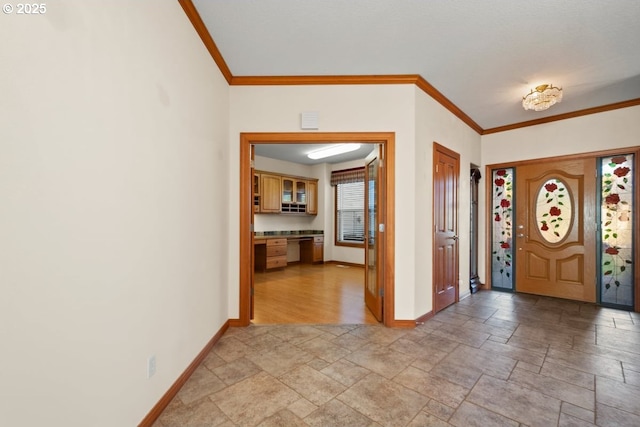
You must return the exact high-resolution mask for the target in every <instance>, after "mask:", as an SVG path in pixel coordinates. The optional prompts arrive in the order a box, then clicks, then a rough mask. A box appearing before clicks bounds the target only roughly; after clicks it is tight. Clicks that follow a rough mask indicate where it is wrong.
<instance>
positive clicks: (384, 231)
mask: <svg viewBox="0 0 640 427" xmlns="http://www.w3.org/2000/svg"><path fill="white" fill-rule="evenodd" d="M338 142H339V143H362V142H365V143H369V144H376V145H378V146H379V147H380V151H381V153H382V159H383V164H380V169H379V171H380V175H381V179H383V180H384V183H385V184H386V185H384V186H383V188H381V194H380V197H379V199H378V205H376V207H377V209H378V215H379V218H380V219H381V220H380V223H381V225H382V226H381V227H378V228H377V229H376V235H377V237H378V241H379V244H380V248H381V253H382V254H381V257H380V262H379V265H378V266H377V268H378V271H379V282H378V284H379V287H380V297H381V301H382V303H381V304H382V323H383V324H384V325H386V326H394V320H393V319H394V308H393V307H394V276H395V274H394V200H395V194H394V175H395V172H394V167H395V165H394V150H395V135H394V133H389V132H384V133H383V132H373V133H368V132H349V133H313V134H310V133H242V134H241V135H240V259H241V260H246V261H249V260H250V261H251V262H241V264H240V289H239V290H240V301H239V302H240V307H239V308H240V310H239V313H240V315H239V319H237V320H234V321H232V322H231V324H232V325H233V326H248V325H249V324H250V322H251V318H252V307H253V306H252V304H253V290H254V288H253V284H254V268H253V266H254V222H253V217H254V215H253V203H254V201H253V199H254V192H253V170H252V169H253V163H252V155H253V150H252V147H254V146H259V145H260V144H327V143H338ZM382 221H384V222H382ZM363 293H364V291H363ZM382 295H384V297H383V298H382ZM363 298H364V295H363Z"/></svg>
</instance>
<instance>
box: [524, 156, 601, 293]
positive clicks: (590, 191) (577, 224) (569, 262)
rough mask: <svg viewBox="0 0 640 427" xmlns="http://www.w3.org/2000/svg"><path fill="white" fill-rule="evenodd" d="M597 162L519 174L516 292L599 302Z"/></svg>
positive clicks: (527, 168) (535, 167)
mask: <svg viewBox="0 0 640 427" xmlns="http://www.w3.org/2000/svg"><path fill="white" fill-rule="evenodd" d="M595 170H596V165H595V159H577V160H564V161H552V162H548V161H545V162H540V163H536V164H531V165H524V166H519V167H518V168H517V169H516V188H515V191H516V196H515V202H516V203H517V206H518V209H517V210H516V228H515V233H516V236H515V237H516V238H515V245H516V247H517V250H516V274H515V276H516V290H517V291H518V292H526V293H532V294H537V295H547V296H552V297H558V298H566V299H572V300H579V301H588V302H595V300H596V256H595V247H596V244H595V239H596V180H595Z"/></svg>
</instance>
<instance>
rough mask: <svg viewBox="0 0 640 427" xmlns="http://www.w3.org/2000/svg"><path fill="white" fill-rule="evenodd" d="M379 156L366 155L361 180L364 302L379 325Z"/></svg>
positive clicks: (381, 248)
mask: <svg viewBox="0 0 640 427" xmlns="http://www.w3.org/2000/svg"><path fill="white" fill-rule="evenodd" d="M381 153H382V150H381V149H377V150H374V151H373V152H372V153H371V154H370V155H369V156H367V158H366V167H365V178H364V199H365V207H364V208H365V212H366V215H365V218H366V219H365V279H364V282H365V283H364V301H365V304H366V305H367V308H368V309H369V310H370V311H371V313H373V315H374V316H375V318H376V319H378V321H379V322H380V321H382V299H383V295H382V289H383V279H382V277H384V276H383V274H382V270H383V266H384V263H383V262H382V256H383V254H384V250H383V247H382V244H383V240H384V239H382V238H380V233H382V232H384V231H383V230H384V220H383V219H382V218H381V216H382V215H380V214H381V212H380V209H379V208H380V206H382V203H381V197H382V193H383V191H382V190H381V185H380V183H381V181H382V179H383V174H382V173H380V167H381V166H382V161H381V159H380V154H381Z"/></svg>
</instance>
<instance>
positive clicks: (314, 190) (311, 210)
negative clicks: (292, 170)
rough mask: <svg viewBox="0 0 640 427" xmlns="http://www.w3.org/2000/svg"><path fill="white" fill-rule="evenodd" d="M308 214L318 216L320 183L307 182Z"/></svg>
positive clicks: (314, 181)
mask: <svg viewBox="0 0 640 427" xmlns="http://www.w3.org/2000/svg"><path fill="white" fill-rule="evenodd" d="M307 214H309V215H318V181H317V180H313V181H307Z"/></svg>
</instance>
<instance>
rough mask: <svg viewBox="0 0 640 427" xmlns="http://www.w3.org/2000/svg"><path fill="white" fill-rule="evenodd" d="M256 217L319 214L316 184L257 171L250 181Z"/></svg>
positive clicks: (297, 178) (292, 177) (312, 181)
mask: <svg viewBox="0 0 640 427" xmlns="http://www.w3.org/2000/svg"><path fill="white" fill-rule="evenodd" d="M253 211H254V212H256V213H286V214H306V215H317V214H318V180H317V179H314V178H301V177H295V176H289V175H278V174H275V173H271V172H263V171H256V172H255V174H254V177H253Z"/></svg>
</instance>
